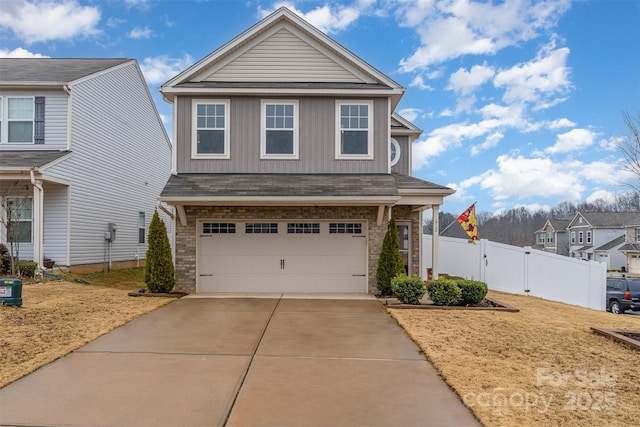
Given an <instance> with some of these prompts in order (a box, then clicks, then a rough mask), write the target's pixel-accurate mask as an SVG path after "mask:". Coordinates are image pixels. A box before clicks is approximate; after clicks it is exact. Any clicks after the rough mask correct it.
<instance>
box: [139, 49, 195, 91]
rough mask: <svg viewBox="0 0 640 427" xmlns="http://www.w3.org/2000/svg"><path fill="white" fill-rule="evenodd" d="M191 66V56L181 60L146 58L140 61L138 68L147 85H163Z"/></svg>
mask: <svg viewBox="0 0 640 427" xmlns="http://www.w3.org/2000/svg"><path fill="white" fill-rule="evenodd" d="M191 64H193V58H192V57H191V55H185V56H183V57H182V58H170V57H169V56H167V55H161V56H154V57H147V58H144V59H143V60H142V63H141V64H140V68H141V69H142V73H143V74H144V78H145V80H146V81H147V84H150V85H151V84H159V83H165V82H166V81H168V80H169V79H171V78H173V77H175V76H176V75H177V74H179V73H181V72H182V71H184V69H185V68H187V67H189V66H190V65H191Z"/></svg>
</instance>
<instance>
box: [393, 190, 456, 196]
mask: <svg viewBox="0 0 640 427" xmlns="http://www.w3.org/2000/svg"><path fill="white" fill-rule="evenodd" d="M455 192H456V190H454V189H452V188H448V189H442V188H433V189H428V188H425V189H402V188H400V189H398V194H400V195H401V196H402V197H405V196H433V195H436V196H443V197H446V196H450V195H452V194H453V193H455Z"/></svg>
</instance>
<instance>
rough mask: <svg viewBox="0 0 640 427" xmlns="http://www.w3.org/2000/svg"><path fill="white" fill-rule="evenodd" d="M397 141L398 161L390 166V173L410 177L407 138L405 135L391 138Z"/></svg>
mask: <svg viewBox="0 0 640 427" xmlns="http://www.w3.org/2000/svg"><path fill="white" fill-rule="evenodd" d="M391 137H392V138H393V139H395V140H396V141H398V145H399V146H400V160H398V163H396V164H395V165H393V166H391V172H396V173H400V174H402V175H411V165H410V162H411V156H410V155H409V154H410V152H409V137H408V136H405V135H398V136H394V135H392V136H391Z"/></svg>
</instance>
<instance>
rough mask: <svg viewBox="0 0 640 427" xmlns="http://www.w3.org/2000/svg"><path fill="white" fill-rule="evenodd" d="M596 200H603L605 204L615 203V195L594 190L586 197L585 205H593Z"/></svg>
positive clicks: (611, 192)
mask: <svg viewBox="0 0 640 427" xmlns="http://www.w3.org/2000/svg"><path fill="white" fill-rule="evenodd" d="M598 200H604V201H605V202H607V203H615V201H616V193H614V192H613V191H608V190H596V191H594V192H593V193H591V195H589V196H588V197H587V200H586V201H587V203H594V202H596V201H598Z"/></svg>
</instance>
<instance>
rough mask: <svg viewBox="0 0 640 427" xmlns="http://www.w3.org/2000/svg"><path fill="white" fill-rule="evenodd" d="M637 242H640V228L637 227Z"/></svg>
mask: <svg viewBox="0 0 640 427" xmlns="http://www.w3.org/2000/svg"><path fill="white" fill-rule="evenodd" d="M636 242H640V227H636Z"/></svg>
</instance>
